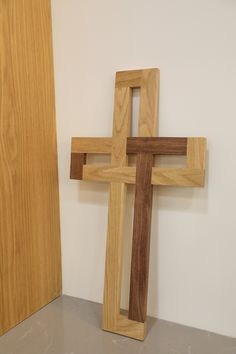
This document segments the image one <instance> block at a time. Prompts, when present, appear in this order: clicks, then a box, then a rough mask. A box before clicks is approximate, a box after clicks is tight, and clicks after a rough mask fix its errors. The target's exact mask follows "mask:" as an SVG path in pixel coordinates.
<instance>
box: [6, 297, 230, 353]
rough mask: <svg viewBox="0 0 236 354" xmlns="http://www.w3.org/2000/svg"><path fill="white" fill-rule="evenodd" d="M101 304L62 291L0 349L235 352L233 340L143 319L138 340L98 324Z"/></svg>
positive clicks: (34, 351)
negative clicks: (146, 329) (145, 331)
mask: <svg viewBox="0 0 236 354" xmlns="http://www.w3.org/2000/svg"><path fill="white" fill-rule="evenodd" d="M101 314H102V306H101V305H99V304H96V303H92V302H89V301H86V300H79V299H76V298H73V297H69V296H63V297H61V298H59V299H57V300H55V301H53V302H52V303H51V304H49V305H48V306H46V307H44V308H43V309H42V310H41V311H39V312H37V313H36V314H35V315H33V316H31V317H30V318H29V319H27V320H26V321H24V322H22V323H21V324H20V325H18V326H17V327H16V328H14V329H12V330H11V331H9V332H8V333H7V334H5V335H4V336H2V337H1V338H0V354H236V339H232V338H228V337H223V336H219V335H216V334H212V333H209V332H205V331H201V330H197V329H193V328H189V327H185V326H181V325H177V324H173V323H170V322H167V321H162V320H156V319H154V318H150V319H149V332H148V336H147V338H146V340H145V341H144V342H139V341H136V340H133V339H129V338H125V337H122V336H119V335H115V334H112V333H107V332H104V331H102V330H101V329H100V321H101Z"/></svg>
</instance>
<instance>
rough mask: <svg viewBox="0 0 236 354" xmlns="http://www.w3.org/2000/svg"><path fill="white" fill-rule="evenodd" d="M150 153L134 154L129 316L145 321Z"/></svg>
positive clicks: (150, 212)
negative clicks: (135, 163) (134, 178)
mask: <svg viewBox="0 0 236 354" xmlns="http://www.w3.org/2000/svg"><path fill="white" fill-rule="evenodd" d="M153 163H154V158H153V155H151V154H145V153H140V154H138V155H137V166H136V169H137V171H136V190H135V203H134V225H133V245H132V261H131V278H130V298H129V319H131V320H134V321H138V322H145V320H146V314H147V293H148V273H149V252H150V232H151V215H152V196H153V187H152V185H151V177H152V166H153Z"/></svg>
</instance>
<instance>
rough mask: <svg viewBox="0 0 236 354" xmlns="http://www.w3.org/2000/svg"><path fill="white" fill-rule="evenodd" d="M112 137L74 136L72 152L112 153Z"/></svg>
mask: <svg viewBox="0 0 236 354" xmlns="http://www.w3.org/2000/svg"><path fill="white" fill-rule="evenodd" d="M111 148H112V139H111V138H72V141H71V152H77V153H87V154H111Z"/></svg>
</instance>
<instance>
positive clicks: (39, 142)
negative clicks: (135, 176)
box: [0, 0, 61, 334]
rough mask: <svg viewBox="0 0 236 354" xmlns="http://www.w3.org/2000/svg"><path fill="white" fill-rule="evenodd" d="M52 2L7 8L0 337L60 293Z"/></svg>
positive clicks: (0, 25) (1, 52)
mask: <svg viewBox="0 0 236 354" xmlns="http://www.w3.org/2000/svg"><path fill="white" fill-rule="evenodd" d="M54 101H55V100H54V82H53V56H52V30H51V5H50V0H0V334H3V333H4V332H6V331H7V330H8V329H10V328H12V327H13V326H15V325H16V324H18V323H19V322H21V321H22V320H24V319H25V318H26V317H28V316H29V315H31V314H32V313H33V312H35V311H37V310H38V309H40V308H41V307H42V306H44V305H45V304H47V303H49V302H50V301H51V300H52V299H54V298H56V297H57V296H59V295H60V293H61V258H60V229H59V198H58V176H57V149H56V123H55V103H54Z"/></svg>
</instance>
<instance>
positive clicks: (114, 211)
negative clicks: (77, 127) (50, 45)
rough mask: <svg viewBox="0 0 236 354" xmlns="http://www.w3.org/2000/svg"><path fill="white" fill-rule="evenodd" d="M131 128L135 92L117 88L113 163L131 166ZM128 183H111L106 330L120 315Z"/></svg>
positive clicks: (104, 306)
mask: <svg viewBox="0 0 236 354" xmlns="http://www.w3.org/2000/svg"><path fill="white" fill-rule="evenodd" d="M130 127H131V89H130V88H129V87H116V89H115V108H114V122H113V135H112V151H111V164H112V165H116V166H119V167H121V166H126V165H127V155H126V141H127V137H128V136H129V135H130ZM125 197H126V185H125V183H117V182H114V183H113V182H112V183H111V184H110V195H109V208H108V210H109V211H108V233H107V249H106V264H105V284H104V301H103V328H104V329H107V330H109V329H112V328H115V327H116V322H117V318H118V317H119V315H120V296H121V293H120V289H121V277H122V250H123V225H124V222H123V218H124V208H125Z"/></svg>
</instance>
